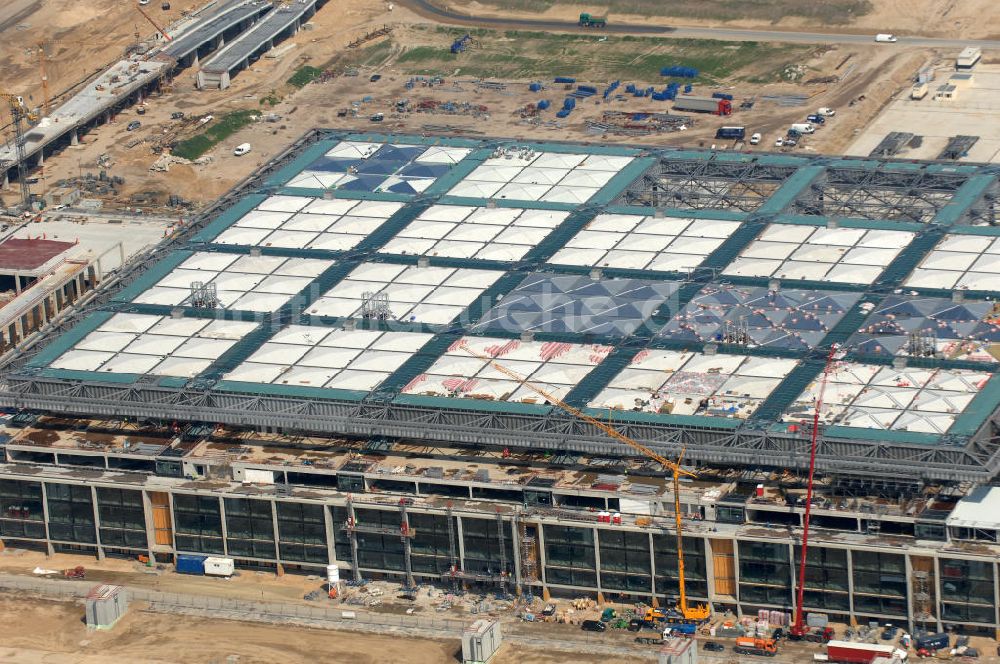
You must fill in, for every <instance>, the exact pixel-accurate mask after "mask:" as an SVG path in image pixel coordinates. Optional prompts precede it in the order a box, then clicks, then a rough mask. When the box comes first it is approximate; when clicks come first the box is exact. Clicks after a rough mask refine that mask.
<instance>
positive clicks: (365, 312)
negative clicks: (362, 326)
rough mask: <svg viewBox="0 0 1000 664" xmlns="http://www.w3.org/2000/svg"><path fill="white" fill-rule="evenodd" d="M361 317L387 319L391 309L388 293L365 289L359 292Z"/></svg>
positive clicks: (390, 315) (390, 314)
mask: <svg viewBox="0 0 1000 664" xmlns="http://www.w3.org/2000/svg"><path fill="white" fill-rule="evenodd" d="M361 317H362V318H363V319H365V320H389V319H390V318H391V317H392V311H391V310H390V309H389V294H388V293H385V292H380V293H376V292H374V291H365V292H364V293H362V294H361Z"/></svg>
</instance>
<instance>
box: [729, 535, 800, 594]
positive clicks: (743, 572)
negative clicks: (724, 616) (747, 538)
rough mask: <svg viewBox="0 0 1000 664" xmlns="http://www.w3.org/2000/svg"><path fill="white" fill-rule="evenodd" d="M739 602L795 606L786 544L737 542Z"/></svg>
mask: <svg viewBox="0 0 1000 664" xmlns="http://www.w3.org/2000/svg"><path fill="white" fill-rule="evenodd" d="M737 547H738V556H739V561H740V565H739V569H740V587H739V591H740V602H744V603H752V604H771V605H776V606H781V607H791V605H792V585H791V584H792V581H791V579H792V577H791V566H790V565H789V559H788V545H787V544H772V543H769V542H738V543H737Z"/></svg>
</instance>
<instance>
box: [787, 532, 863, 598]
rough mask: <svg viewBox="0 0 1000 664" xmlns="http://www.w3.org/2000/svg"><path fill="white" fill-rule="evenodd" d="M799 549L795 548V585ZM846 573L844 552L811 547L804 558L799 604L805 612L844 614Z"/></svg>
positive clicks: (846, 594) (846, 592)
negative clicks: (802, 583)
mask: <svg viewBox="0 0 1000 664" xmlns="http://www.w3.org/2000/svg"><path fill="white" fill-rule="evenodd" d="M801 560H802V547H801V546H796V547H795V569H794V574H795V582H796V583H798V579H799V563H800V561H801ZM849 579H850V572H849V570H848V565H847V551H845V550H843V549H830V548H826V547H818V546H811V547H809V554H808V555H807V556H806V583H805V592H804V593H803V598H802V603H803V605H804V606H805V607H806V608H809V609H819V610H822V611H840V612H847V611H849V610H850V608H851V601H850V597H849V595H848V591H849V590H850V586H849Z"/></svg>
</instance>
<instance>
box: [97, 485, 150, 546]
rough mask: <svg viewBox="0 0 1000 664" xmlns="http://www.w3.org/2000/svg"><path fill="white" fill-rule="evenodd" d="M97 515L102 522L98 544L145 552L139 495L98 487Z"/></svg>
mask: <svg viewBox="0 0 1000 664" xmlns="http://www.w3.org/2000/svg"><path fill="white" fill-rule="evenodd" d="M97 514H98V516H99V517H100V519H101V545H102V546H113V547H119V548H124V549H146V548H147V547H148V546H149V544H148V542H147V541H146V517H145V510H144V508H143V504H142V492H141V491H130V490H128V489H108V488H105V487H98V488H97Z"/></svg>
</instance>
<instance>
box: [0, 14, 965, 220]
mask: <svg viewBox="0 0 1000 664" xmlns="http://www.w3.org/2000/svg"><path fill="white" fill-rule="evenodd" d="M974 3H975V0H973V2H972V4H974ZM17 4H18V7H20V9H18V11H16V12H15V9H14V8H10V7H8V8H6V13H4V10H0V25H2V24H3V21H4V18H5V17H6V16H8V15H10V16H15V17H19V18H17V21H16V23H17V24H16V25H14V26H8V28H7V30H6V31H5V32H4V33H3V37H4V38H5V39H9V42H8V43H7V44H5V45H4V47H3V48H2V49H0V67H3V68H4V69H3V70H4V71H5V81H4V85H6V86H8V88H10V89H14V88H18V89H24V90H28V91H35V92H34V93H32V92H29V94H36V99H37V90H38V88H37V87H32V86H33V85H35V86H38V84H39V80H38V79H39V69H38V62H37V53H36V52H35V51H32V44H34V43H36V42H37V41H38V40H39V39H43V38H46V37H51V36H53V35H57V36H60V38H59V39H58V40H56V41H55V42H54V43H55V44H56V45H55V46H51V47H49V48H48V50H47V53H48V57H47V62H48V64H47V68H48V71H49V79H50V89H51V90H52V91H53V93H54V92H55V91H57V90H59V89H62V88H64V87H66V86H69V85H71V84H72V83H73V82H75V81H76V80H78V79H79V77H80V76H82V75H84V74H86V73H88V71H89V70H92V69H94V68H96V67H97V66H98V65H99V64H101V65H103V64H104V63H105V62H107V61H110V60H113V59H115V58H117V57H118V56H119V55H120V53H121V51H122V49H123V48H124V46H125V45H127V44H128V43H129V42H130V41H132V40H134V36H132V34H131V33H133V32H134V31H135V29H136V26H138V27H139V29H140V31H143V34H144V35H148V34H149V33H150V32H151V30H152V28H151V26H148V23H146V22H145V20H144V19H143V18H142V16H141V15H139V14H138V12H136V11H134V9H133V8H132V7H131V5H130V3H117V2H112V0H94V1H93V2H84V0H51V1H49V2H45V3H42V4H41V5H40V6H39V7H37V8H35V9H34V11H31V10H32V8H33V7H34V5H33V4H31V3H30V2H21V3H17ZM881 4H884V3H881ZM881 4H879V7H881ZM82 5H86V7H81V6H82ZM172 5H173V9H172V10H171V12H170V13H169V14H170V16H169V18H179V17H180V11H181V10H187V9H192V8H197V7H200V6H203V5H201V4H200V3H197V2H195V0H180V1H179V2H174V3H172ZM149 7H154V10H151V13H152V15H153V16H154V18H156V19H157V20H161V19H165V18H168V17H164V16H160V15H159V14H158V12H160V9H159V7H158V5H157V4H156V3H152V4H151V5H149ZM557 9H558V7H557V8H555V9H552V10H550V11H556V10H557ZM571 9H572V10H573V11H576V10H577V9H578V7H569V6H565V7H563V8H562V10H563V11H564V13H566V15H567V16H571V13H570V11H569V10H571ZM876 10H877V11H878V10H879V9H878V7H877V8H876ZM955 11H958V10H957V9H956V10H955ZM962 11H963V12H964V11H966V9H965V7H964V5H963V8H962ZM26 13H27V15H26V16H25V14H26ZM8 23H10V21H9V20H8ZM312 23H313V25H314V29H312V30H304V31H301V32H300V33H299V34H298V35H296V36H295V37H293V38H292V39H290V40H288V41H287V42H285V43H286V44H290V45H292V47H291V48H290V49H289V50H288V51H287V52H285V53H284V54H283V55H281V56H280V57H278V58H275V59H272V58H261V59H260V60H259V61H258V62H256V63H255V64H254V65H253V66H252V67H251V68H250V69H249V70H248V71H245V72H241V73H240V74H239V75H238V76H236V77H235V78H234V80H233V86H232V87H231V88H229V89H227V90H225V91H219V90H197V89H195V87H194V78H195V71H194V70H191V69H189V70H186V71H183V72H182V73H181V74H180V75H179V76H178V77H177V78H176V79H175V80H174V81H173V82H172V85H171V87H170V88H168V90H167V91H165V92H163V93H161V94H157V95H154V96H153V97H152V98H150V99H149V100H148V102H149V103H148V105H147V112H146V114H145V115H143V116H142V117H139V116H138V115H136V114H135V109H126V110H125V111H124V112H122V113H121V114H119V116H118V117H117V118H116V119H115V121H114V122H112V123H109V124H107V125H103V126H100V127H97V128H95V129H93V130H91V131H90V132H89V133H88V134H86V135H84V136H83V137H82V140H81V143H80V145H78V146H75V147H69V148H66V149H65V150H64V151H63V152H62V153H60V154H58V155H55V156H53V157H50V158H49V159H47V161H46V164H45V166H44V169H42V171H41V172H40V173H38V175H39V176H40V178H41V183H40V185H38V186H37V187H36V188H35V191H36V192H39V191H44V190H45V189H46V188H48V187H51V186H53V185H54V184H55V183H56V182H58V181H59V180H61V179H63V178H68V177H75V176H78V175H80V174H86V173H97V172H98V171H99V170H101V168H100V167H99V166H98V158H99V157H100V156H101V155H103V154H108V155H109V156H110V157H111V160H112V162H113V164H112V166H111V167H110V168H109V169H107V171H108V174H109V175H118V176H121V177H124V178H125V181H126V182H125V185H124V187H123V188H122V195H121V197H120V198H119V199H118V200H117V201H113V202H110V204H111V205H112V206H113V207H129V206H134V205H135V204H134V203H132V202H131V201H130V197H131V196H133V195H148V196H150V197H153V198H159V199H160V200H163V199H165V198H166V196H167V195H169V194H175V195H179V196H181V197H182V198H184V199H186V200H188V201H191V202H192V203H194V204H195V205H202V204H205V203H207V202H210V201H212V200H214V199H216V198H218V197H219V196H220V195H221V194H223V193H224V192H225V191H227V190H228V189H229V188H231V187H232V186H233V185H234V184H235V183H236V182H238V181H239V180H241V179H243V178H244V177H246V176H247V175H249V174H250V173H251V172H253V171H254V170H255V169H257V168H258V167H259V166H260V165H262V164H263V163H264V162H265V161H267V160H268V159H270V158H271V157H273V156H274V155H276V154H278V153H279V152H280V151H282V150H283V149H285V148H286V147H287V146H288V145H289V144H290V143H291V142H293V141H294V140H295V139H296V138H298V137H299V136H301V135H302V134H303V133H305V132H306V131H308V130H309V129H311V128H313V127H331V128H344V129H356V130H372V129H379V130H383V131H387V130H391V131H396V132H411V133H441V130H442V127H443V128H445V129H447V128H450V127H454V128H458V129H460V130H465V131H471V132H479V133H481V134H483V135H490V136H497V137H509V138H514V139H536V140H577V141H580V140H583V141H602V142H628V143H640V144H642V143H644V144H650V145H691V146H702V147H709V146H712V145H714V144H716V141H714V134H715V130H716V128H717V127H718V126H720V125H723V124H742V125H746V126H747V128H748V133H750V132H753V131H759V132H761V133H762V134H764V135H765V140H764V141H763V142H762V144H761V145H760V146H757V148H755V149H759V150H765V149H774V148H773V141H774V138H775V137H776V136H777V135H779V134H781V133H783V131H784V129H785V128H787V125H788V124H789V123H791V122H796V121H802V120H803V119H804V116H805V115H806V114H808V113H810V112H814V111H815V109H816V108H818V107H820V106H832V107H835V108H837V109H838V116H837V118H835V119H834V120H833V121H832V122H829V123H827V126H826V127H825V128H824V129H823V130H822V131H820V132H818V133H817V134H816V135H814V136H812V137H809V138H808V139H806V140H805V141H803V143H802V144H801V145H800V147H799V148H798V149H800V150H815V151H817V152H827V153H836V152H839V151H840V150H842V149H843V148H844V146H845V145H846V144H848V143H849V142H850V141H851V140H852V139H853V137H854V136H855V135H856V134H857V132H858V130H859V129H860V127H862V126H864V124H866V123H867V122H869V121H870V120H871V118H873V117H874V116H875V115H876V114H877V113H878V111H879V109H880V108H881V107H882V106H883V104H884V103H885V100H886V99H887V98H888V97H889V95H890V94H891V93H892V92H893V91H895V90H898V89H899V88H900V87H902V86H904V85H906V83H907V80H908V78H909V77H910V76H912V75H913V74H914V73H915V71H916V69H917V68H918V67H919V65H920V64H921V63H923V62H925V61H927V60H929V59H930V58H931V57H932V54H931V53H930V52H929V51H921V50H916V49H893V50H892V51H888V50H886V49H876V48H874V47H871V46H856V47H855V46H850V47H848V46H841V47H839V48H832V49H829V50H826V51H818V52H817V54H816V55H815V57H812V58H810V59H809V60H808V61H807V62H806V63H805V64H807V66H808V69H809V72H808V75H809V76H811V77H822V76H826V75H831V74H838V75H840V76H841V78H842V80H840V81H838V82H836V83H832V84H813V85H802V84H794V83H768V84H760V83H753V84H751V83H747V82H746V81H745V80H743V81H741V80H740V79H739V78H737V79H736V80H733V81H727V84H726V85H723V86H720V87H719V88H718V89H726V91H728V92H731V93H732V94H734V95H735V96H736V98H737V100H740V99H742V98H745V97H748V96H762V95H766V94H806V95H810V99H809V102H808V105H806V106H801V107H784V106H779V105H775V104H767V103H758V104H757V106H756V107H755V108H754V109H753V110H752V111H744V112H739V113H737V114H736V115H734V116H732V117H730V118H717V117H713V116H706V115H697V116H696V124H695V126H694V127H692V128H691V129H690V130H689V131H686V132H679V133H673V134H654V135H650V136H646V137H623V136H616V135H612V134H608V135H600V134H593V133H588V132H587V131H586V127H585V125H584V121H585V120H588V119H590V120H600V119H601V114H602V113H603V112H604V111H605V110H622V111H628V112H640V111H655V112H664V111H666V110H667V108H666V105H665V104H659V103H656V102H649V101H648V100H633V99H631V98H628V99H626V100H624V101H612V102H610V104H607V105H596V104H594V105H590V104H591V102H590V101H589V100H588V101H587V102H586V104H581V106H579V107H578V110H577V111H576V112H574V114H573V115H572V116H571V117H570V118H569V120H568V122H566V123H560V124H558V125H555V124H539V125H533V124H529V123H527V122H526V121H524V120H523V119H522V118H520V117H519V116H518V115H516V114H515V111H516V110H517V109H518V108H520V107H522V106H523V105H524V104H525V103H528V102H531V101H533V100H535V97H537V95H529V94H527V91H526V89H524V88H526V87H527V85H526V84H527V82H528V80H524V81H516V82H514V81H512V82H510V86H511V87H510V88H509V90H508V91H505V92H495V91H486V90H480V89H477V88H476V87H475V86H474V85H473V84H471V83H469V82H468V81H469V80H470V77H463V76H462V75H461V73H460V72H459V74H458V75H457V76H455V77H446V78H447V81H448V82H447V83H446V85H445V86H441V87H439V88H435V89H433V90H430V89H427V88H421V87H419V86H418V87H417V88H414V89H412V90H407V89H406V88H405V87H404V84H405V82H406V81H407V79H408V78H409V77H410V73H412V72H413V71H414V66H419V65H421V63H419V62H417V63H413V62H409V63H404V64H400V63H398V62H396V58H397V57H398V54H399V52H400V51H401V50H402V49H400V48H398V47H397V46H395V44H406V45H410V44H409V42H412V41H413V40H415V39H417V31H415V30H413V29H412V28H411V26H412V25H413V24H414V23H423V20H422V19H419V18H418V17H416V16H414V15H412V14H410V13H409V12H407V11H406V10H405V9H403V8H400V7H398V6H397V7H396V8H395V9H394V10H393V11H391V12H390V11H388V5H386V4H382V3H366V2H363V1H362V0H345V2H343V3H340V4H338V5H337V6H336V7H331V6H330V5H328V6H326V7H324V8H323V9H322V10H320V12H319V13H318V14H317V15H316V16H315V17H314V18H313V20H312ZM383 24H390V25H393V26H394V27H395V30H396V32H395V34H394V35H393V37H392V39H393V44H394V46H393V47H392V48H391V49H390V50H391V51H392V55H390V57H389V60H388V62H387V63H385V64H384V65H383V66H379V67H374V68H370V69H366V68H364V67H362V69H361V75H360V76H358V77H356V78H336V79H334V80H333V81H331V82H328V83H314V84H310V85H308V86H306V87H305V88H304V89H303V90H301V91H296V90H295V89H294V88H291V87H290V86H288V85H287V83H286V81H287V79H288V78H289V76H291V74H292V73H294V72H295V71H296V69H298V68H299V67H301V66H302V65H304V64H309V65H312V66H316V67H319V68H321V69H322V68H325V67H326V66H327V65H328V64H329V63H331V62H342V61H343V60H344V59H345V58H344V55H345V54H347V55H348V59H349V57H350V56H351V54H355V53H358V51H348V50H347V49H346V48H345V47H346V45H347V43H349V42H350V41H352V40H353V39H355V38H356V37H358V36H360V35H362V34H364V33H365V32H367V31H369V30H371V29H374V28H376V27H381V26H382V25H383ZM50 25H54V26H57V27H58V30H56V31H55V32H53V30H52V29H51V27H47V26H50ZM18 26H19V27H18ZM144 26H148V27H149V29H148V30H145V29H144ZM429 34H430V37H428V32H427V30H426V29H424V30H423V39H424V40H425V41H427V40H428V39H435V38H437V39H438V41H441V42H442V44H441V48H442V49H445V50H446V44H445V43H444V42H446V41H447V40H448V39H450V37H448V36H447V35H434V33H433V32H431V33H429ZM91 40H94V41H91ZM408 40H409V41H408ZM77 41H79V42H80V43H79V44H77V43H76V42H77ZM428 43H430V42H428ZM434 43H435V44H436V43H437V42H434ZM573 48H576V46H573ZM360 50H361V49H359V51H360ZM81 56H82V57H81ZM845 62H846V63H847V64H844V63H845ZM81 63H87V65H86V67H85V66H84V65H83V64H81ZM780 64H781V63H761V64H760V65H759V67H758V68H759V70H760V71H759V72H757V73H758V74H761V73H766V70H767V68H768V67H772V68H773V67H774V66H776V65H780ZM8 72H9V74H8ZM376 72H378V73H381V74H382V75H383V79H382V81H380V82H379V83H378V84H370V83H369V82H368V76H369V75H370V74H371V73H376ZM751 74H754V71H744V72H741V74H740V77H742V78H743V79H745V78H747V77H748V76H749V75H751ZM845 74H846V76H845ZM455 80H459V81H463V80H464V81H466V82H464V83H459V84H458V86H457V87H455V84H454V81H455ZM596 82H597V83H600V81H596ZM637 82H638V81H637ZM623 83H624V81H623ZM646 83H648V84H650V85H652V84H656V83H659V82H658V81H648V82H646ZM713 89H715V88H713ZM699 92H702V93H706V91H705V90H704V89H700V90H699ZM560 93H561V91H556V90H553V91H551V93H549V94H550V96H552V95H554V96H552V99H554V100H556V103H558V96H559V94H560ZM365 95H371V96H372V97H373V99H372V101H371V102H368V103H365V104H363V105H360V107H359V109H358V117H347V118H338V117H337V110H338V109H340V108H346V107H348V106H349V105H350V103H351V102H360V100H361V98H362V97H363V96H365ZM265 96H273V97H275V98H277V99H280V101H279V102H278V103H277V104H276V105H274V106H273V107H272V106H271V105H269V104H262V101H261V100H262V99H263V98H264V97H265ZM862 97H864V98H863V99H862ZM403 98H407V99H410V101H411V102H413V103H414V104H415V103H417V102H419V101H421V100H424V99H432V100H436V101H439V102H444V101H453V102H456V103H459V104H460V103H463V102H469V103H476V104H484V105H486V106H488V107H489V113H488V119H486V118H484V117H471V116H453V115H443V114H430V113H419V114H418V113H408V114H403V115H401V116H396V115H394V114H393V113H392V110H393V107H394V104H395V102H396V101H397V100H399V99H403ZM852 102H853V105H851V106H849V104H851V103H852ZM237 109H258V110H260V111H261V112H262V113H270V112H273V113H277V114H279V115H281V116H282V119H281V121H280V122H277V123H265V122H260V123H255V124H253V125H251V126H249V127H247V128H246V129H244V130H242V131H240V132H238V133H237V134H235V135H233V136H232V137H230V138H229V139H227V140H225V141H223V142H222V143H220V144H219V145H218V146H216V147H215V148H214V149H213V150H212V151H210V152H209V153H208V154H209V156H210V157H211V158H212V159H213V160H214V161H213V162H212V163H210V164H207V165H204V166H194V165H178V164H174V165H172V166H171V167H170V171H169V172H168V173H154V172H150V171H149V166H150V165H151V164H152V163H153V162H154V161H155V160H156V159H157V156H158V155H157V154H154V152H153V151H152V150H150V146H149V144H148V143H140V144H138V145H135V146H134V147H131V148H129V147H126V146H127V145H128V144H129V143H130V142H131V141H133V140H135V139H147V140H149V141H152V140H153V139H155V138H156V137H157V136H158V135H160V134H161V133H162V132H165V131H171V130H173V129H174V128H175V125H176V122H175V121H172V120H171V119H170V114H171V113H172V112H174V111H183V112H184V113H186V114H187V115H188V116H198V115H201V114H205V113H212V114H214V115H216V117H219V116H221V115H224V114H225V113H226V112H228V111H231V110H237ZM376 112H382V113H385V114H386V122H385V123H383V124H382V125H373V124H372V123H370V122H369V121H368V117H369V116H370V115H371V114H372V113H376ZM549 116H551V113H550V114H549ZM134 119H139V120H140V121H141V122H142V128H141V129H140V130H138V131H136V132H126V131H125V125H126V124H128V122H129V121H131V120H134ZM243 142H250V143H251V144H252V145H253V152H251V153H250V154H249V155H247V156H245V157H241V158H238V157H235V156H233V154H232V149H233V147H235V146H236V145H238V144H240V143H243ZM717 147H730V146H728V145H721V144H720V145H718V146H717ZM108 204H109V203H106V205H108ZM145 209H149V208H145Z"/></svg>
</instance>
